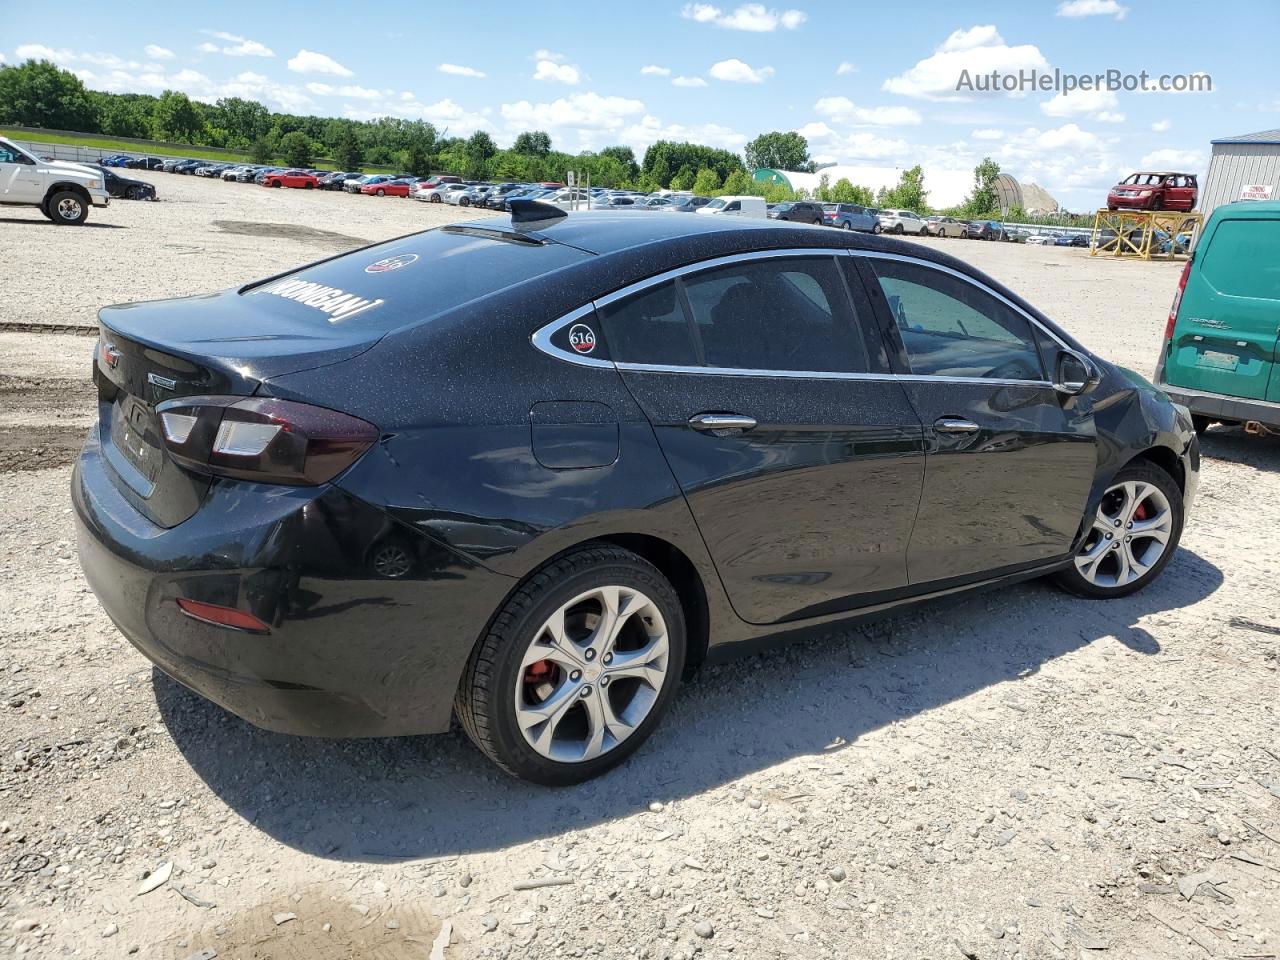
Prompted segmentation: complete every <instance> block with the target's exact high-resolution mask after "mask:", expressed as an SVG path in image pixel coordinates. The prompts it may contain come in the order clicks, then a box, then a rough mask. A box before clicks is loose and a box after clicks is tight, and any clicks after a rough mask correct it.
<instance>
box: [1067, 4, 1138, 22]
mask: <svg viewBox="0 0 1280 960" xmlns="http://www.w3.org/2000/svg"><path fill="white" fill-rule="evenodd" d="M1128 12H1129V8H1128V7H1125V6H1122V5H1121V4H1119V3H1117V2H1116V0H1064V2H1063V3H1060V4H1058V16H1060V17H1115V18H1116V19H1117V20H1123V19H1124V18H1125V14H1127V13H1128Z"/></svg>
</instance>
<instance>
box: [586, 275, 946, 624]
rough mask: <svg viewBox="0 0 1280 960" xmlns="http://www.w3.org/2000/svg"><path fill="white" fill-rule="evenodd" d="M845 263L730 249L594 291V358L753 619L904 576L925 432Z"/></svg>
mask: <svg viewBox="0 0 1280 960" xmlns="http://www.w3.org/2000/svg"><path fill="white" fill-rule="evenodd" d="M847 261H848V258H847V257H846V256H845V255H844V254H843V253H838V252H835V251H830V250H826V251H775V252H771V253H766V254H745V255H740V256H738V257H730V258H724V259H723V260H721V261H712V262H709V263H706V264H702V265H696V266H694V267H689V268H684V269H682V270H680V271H675V272H674V273H673V274H668V275H664V276H663V277H659V278H655V280H653V281H650V282H649V283H648V285H647V286H645V287H644V288H643V289H641V290H639V291H638V292H628V291H623V292H621V293H619V294H616V295H613V296H611V297H608V298H605V299H603V300H600V301H598V302H597V307H598V315H599V317H600V319H601V321H602V324H603V329H604V331H605V337H606V340H607V343H608V347H609V351H610V356H611V357H612V358H613V359H614V361H615V362H616V363H617V366H618V369H619V371H620V373H621V375H622V377H623V380H624V381H625V383H626V385H627V387H628V388H629V389H630V390H631V392H632V394H633V395H634V396H635V398H636V400H637V402H638V403H639V405H640V406H641V407H642V408H643V410H644V412H645V414H646V416H647V417H648V418H649V420H650V422H651V423H652V425H653V428H654V431H655V434H656V436H657V438H658V441H659V444H660V446H661V448H662V452H663V454H664V455H665V457H666V460H667V463H668V464H669V465H670V467H671V470H672V472H673V473H674V475H675V478H676V480H677V482H678V483H679V485H680V488H681V490H682V491H683V493H684V496H685V497H686V499H687V501H688V503H689V506H690V508H691V510H692V512H693V516H694V518H695V520H696V522H697V524H698V528H699V530H700V531H701V534H702V536H703V538H704V540H705V541H706V544H707V547H708V549H709V550H710V553H711V555H712V557H713V558H714V561H715V564H716V568H717V570H718V572H719V574H720V577H721V580H722V582H723V583H724V587H725V590H726V592H727V594H728V596H729V598H730V601H731V602H732V604H733V607H734V609H735V610H736V611H737V613H738V614H739V616H741V617H742V618H743V619H744V620H747V621H749V622H752V623H775V622H778V621H782V620H787V619H793V618H799V617H803V616H809V615H816V614H818V613H823V612H833V611H838V610H843V609H848V608H852V607H856V606H860V605H864V604H866V603H871V602H874V601H875V600H876V599H877V598H879V597H884V596H887V595H891V594H893V593H894V592H895V591H899V590H901V589H903V588H904V587H905V586H906V582H907V570H906V550H907V546H908V543H909V539H910V532H911V525H912V522H913V521H914V519H915V513H916V506H917V504H918V502H919V496H920V490H921V485H922V482H923V474H924V455H923V429H922V427H921V424H920V422H919V420H918V419H917V418H916V416H915V414H914V412H913V411H912V409H911V406H910V404H909V403H908V402H907V397H906V394H905V392H904V391H903V388H902V385H901V384H899V383H898V382H897V381H896V380H894V379H893V378H892V377H891V376H889V375H888V373H889V368H888V359H887V356H886V354H885V350H884V345H883V341H882V340H880V339H879V338H878V336H877V335H876V331H875V328H874V323H875V321H874V320H873V319H872V317H871V312H870V308H869V306H868V304H867V303H866V301H865V298H864V296H863V294H862V293H861V291H860V290H858V291H857V296H856V297H853V298H851V294H850V288H849V285H848V283H847V277H846V274H845V272H844V269H843V266H847ZM868 332H870V336H869V337H868V335H867V334H868Z"/></svg>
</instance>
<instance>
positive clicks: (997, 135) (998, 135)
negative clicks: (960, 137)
mask: <svg viewBox="0 0 1280 960" xmlns="http://www.w3.org/2000/svg"><path fill="white" fill-rule="evenodd" d="M969 136H971V137H972V138H973V139H974V140H1003V139H1004V131H1003V130H997V129H995V128H994V127H984V128H983V129H981V130H975V131H973V133H971V134H969Z"/></svg>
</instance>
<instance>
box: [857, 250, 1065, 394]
mask: <svg viewBox="0 0 1280 960" xmlns="http://www.w3.org/2000/svg"><path fill="white" fill-rule="evenodd" d="M871 263H872V266H873V268H874V270H875V273H876V277H877V278H878V280H879V282H880V289H881V291H882V292H883V293H884V296H885V300H886V301H887V303H888V307H889V312H890V314H891V315H892V316H893V321H894V324H895V325H896V326H897V329H898V334H899V336H900V337H901V338H902V344H903V347H904V349H905V350H906V354H907V362H908V363H909V364H910V366H911V373H912V374H915V375H917V376H945V377H965V378H969V377H972V378H979V379H981V378H989V379H998V380H1044V369H1043V367H1042V365H1041V363H1040V354H1039V352H1038V351H1037V349H1036V344H1035V337H1034V335H1033V332H1032V329H1031V323H1030V322H1029V321H1028V320H1027V318H1026V317H1024V316H1022V315H1021V314H1020V313H1018V312H1017V311H1015V310H1014V309H1012V308H1011V307H1009V306H1007V305H1006V304H1004V303H1002V302H1001V301H1000V300H997V299H996V298H995V297H993V296H991V295H990V294H988V293H986V292H985V291H983V290H980V289H979V288H978V287H976V286H974V285H973V284H971V283H969V282H967V281H965V280H961V279H959V278H958V277H954V276H952V275H950V274H947V273H943V272H942V271H940V270H934V269H932V268H929V267H924V266H918V265H915V264H910V263H903V262H901V261H897V260H881V259H873V260H872V261H871Z"/></svg>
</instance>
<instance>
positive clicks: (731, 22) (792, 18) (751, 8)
mask: <svg viewBox="0 0 1280 960" xmlns="http://www.w3.org/2000/svg"><path fill="white" fill-rule="evenodd" d="M680 16H682V17H684V18H685V19H686V20H693V21H694V22H695V23H710V24H714V25H715V26H717V27H723V28H725V29H726V30H746V31H748V32H750V33H772V32H773V31H774V30H777V29H778V28H779V27H781V28H782V29H784V30H796V29H798V28H799V27H800V26H801V25H802V24H803V23H804V22H805V21H806V20H808V19H809V15H808V14H807V13H805V12H804V11H803V10H772V9H769V8H768V7H766V6H765V5H764V4H762V3H744V4H743V5H742V6H740V7H738V8H737V9H736V10H733V11H731V12H729V13H725V12H724V11H723V10H721V9H720V8H719V7H716V6H713V5H712V4H709V3H687V4H685V6H684V9H683V10H681V11H680Z"/></svg>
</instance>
